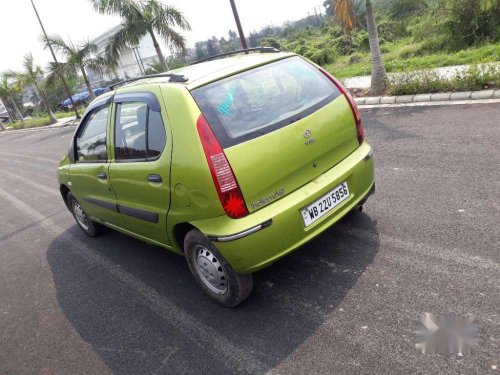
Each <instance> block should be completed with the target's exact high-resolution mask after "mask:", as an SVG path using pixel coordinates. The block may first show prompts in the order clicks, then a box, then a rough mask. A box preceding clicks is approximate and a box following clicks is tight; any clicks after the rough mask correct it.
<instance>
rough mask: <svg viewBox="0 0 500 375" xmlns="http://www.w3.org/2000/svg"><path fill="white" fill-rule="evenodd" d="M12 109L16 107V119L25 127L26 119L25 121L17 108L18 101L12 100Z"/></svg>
mask: <svg viewBox="0 0 500 375" xmlns="http://www.w3.org/2000/svg"><path fill="white" fill-rule="evenodd" d="M12 107H14V112H15V113H16V117H17V118H18V119H19V121H21V125H22V126H24V119H23V114H22V113H21V111H20V110H19V107H18V106H17V103H16V99H14V98H13V99H12Z"/></svg>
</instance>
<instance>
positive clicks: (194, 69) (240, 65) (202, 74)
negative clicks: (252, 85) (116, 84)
mask: <svg viewBox="0 0 500 375" xmlns="http://www.w3.org/2000/svg"><path fill="white" fill-rule="evenodd" d="M295 55H296V54H294V53H290V52H272V53H271V52H268V53H249V54H240V55H236V56H231V57H225V58H219V59H214V60H210V61H205V62H200V63H198V64H193V65H189V66H186V67H183V68H179V69H175V70H171V71H169V72H167V73H169V74H176V75H179V76H184V77H185V78H186V79H187V81H186V82H181V83H171V82H169V77H153V78H147V77H146V78H144V79H141V80H138V81H135V82H134V83H133V84H128V85H125V86H121V87H120V88H124V87H131V86H134V87H136V86H143V85H149V84H162V83H169V84H172V85H179V84H184V85H185V86H186V87H187V89H188V90H193V89H195V88H197V87H200V86H204V85H206V84H208V83H210V82H214V81H218V80H220V79H223V78H225V77H228V76H231V75H233V74H236V73H239V72H243V71H245V70H248V69H251V68H255V67H257V66H261V65H265V64H268V63H270V62H273V61H277V60H281V59H284V58H287V57H291V56H295Z"/></svg>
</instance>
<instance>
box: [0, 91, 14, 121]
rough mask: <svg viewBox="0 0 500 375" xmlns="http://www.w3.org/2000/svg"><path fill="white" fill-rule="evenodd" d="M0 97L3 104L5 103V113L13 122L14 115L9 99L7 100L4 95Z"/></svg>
mask: <svg viewBox="0 0 500 375" xmlns="http://www.w3.org/2000/svg"><path fill="white" fill-rule="evenodd" d="M0 99H1V100H2V102H3V104H4V105H5V109H6V111H7V114H8V115H9V117H10V121H12V122H14V121H15V120H16V116H15V115H14V114H13V113H12V109H11V108H10V103H9V101H8V100H7V98H6V97H0Z"/></svg>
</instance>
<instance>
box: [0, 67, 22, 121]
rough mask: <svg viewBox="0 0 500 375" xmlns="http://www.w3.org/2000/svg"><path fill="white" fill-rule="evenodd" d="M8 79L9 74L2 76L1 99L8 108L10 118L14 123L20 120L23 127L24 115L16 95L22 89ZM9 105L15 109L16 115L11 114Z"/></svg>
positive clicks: (0, 84) (0, 83) (0, 80)
mask: <svg viewBox="0 0 500 375" xmlns="http://www.w3.org/2000/svg"><path fill="white" fill-rule="evenodd" d="M8 77H9V74H8V73H5V74H2V76H1V79H0V98H1V99H2V101H3V102H4V104H5V107H6V108H7V112H8V113H9V116H10V118H11V119H12V121H15V120H16V119H18V120H19V121H20V122H21V125H24V119H23V115H22V114H21V111H20V110H19V107H18V106H17V103H16V94H17V93H18V91H19V89H20V88H19V86H18V85H12V84H11V83H10V82H9V78H8ZM9 105H10V106H11V107H12V108H13V109H14V113H12V112H11V109H10V108H9Z"/></svg>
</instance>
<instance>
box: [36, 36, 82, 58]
mask: <svg viewBox="0 0 500 375" xmlns="http://www.w3.org/2000/svg"><path fill="white" fill-rule="evenodd" d="M41 39H42V42H43V44H44V46H45V48H48V47H49V44H50V45H51V46H52V48H54V49H55V50H56V51H58V52H61V53H62V54H64V55H65V56H71V55H74V54H75V53H76V52H77V51H78V48H77V47H76V46H75V45H74V44H73V43H72V42H71V40H69V41H65V40H64V39H63V38H62V37H61V36H59V35H50V36H48V37H47V38H46V37H45V36H43V35H42V36H41Z"/></svg>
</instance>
